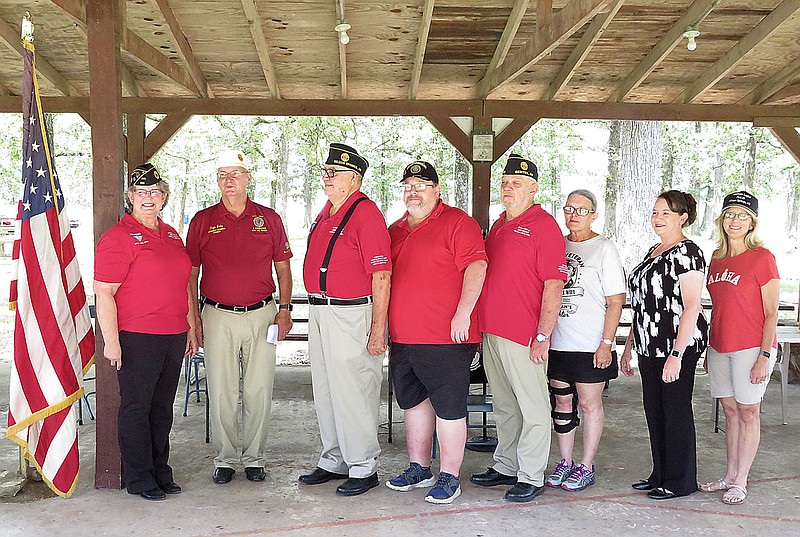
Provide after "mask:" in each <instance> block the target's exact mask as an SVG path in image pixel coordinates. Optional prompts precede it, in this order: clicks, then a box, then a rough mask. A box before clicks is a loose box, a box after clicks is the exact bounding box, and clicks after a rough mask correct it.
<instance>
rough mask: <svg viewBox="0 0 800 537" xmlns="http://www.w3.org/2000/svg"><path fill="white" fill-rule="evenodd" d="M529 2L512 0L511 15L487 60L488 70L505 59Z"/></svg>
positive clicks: (528, 0) (526, 0)
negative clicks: (489, 59) (490, 56)
mask: <svg viewBox="0 0 800 537" xmlns="http://www.w3.org/2000/svg"><path fill="white" fill-rule="evenodd" d="M530 3H531V1H530V0H516V1H515V2H514V7H513V8H511V15H509V16H508V20H507V21H506V26H505V28H503V33H502V35H501V36H500V41H498V42H497V48H495V49H494V55H493V56H492V61H490V62H489V70H492V69H495V68H497V66H498V65H501V64H502V63H503V62H504V61H505V59H506V56H507V55H508V50H509V49H510V48H511V42H512V41H514V37H515V36H516V35H517V31H518V30H519V25H520V24H522V19H523V18H524V17H525V13H527V11H528V5H529V4H530ZM537 17H538V16H537Z"/></svg>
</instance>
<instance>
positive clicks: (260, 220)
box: [253, 216, 264, 227]
mask: <svg viewBox="0 0 800 537" xmlns="http://www.w3.org/2000/svg"><path fill="white" fill-rule="evenodd" d="M253 227H264V217H263V216H256V217H255V218H253Z"/></svg>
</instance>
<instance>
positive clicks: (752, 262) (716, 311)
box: [706, 248, 780, 352]
mask: <svg viewBox="0 0 800 537" xmlns="http://www.w3.org/2000/svg"><path fill="white" fill-rule="evenodd" d="M779 277H780V276H779V275H778V265H777V264H776V263H775V256H774V255H772V252H770V251H769V250H767V249H766V248H755V249H753V250H747V251H745V252H743V253H741V254H739V255H737V256H734V257H726V258H724V259H712V260H711V264H710V265H709V267H708V279H707V280H706V285H707V287H708V292H709V294H710V295H711V303H712V309H711V334H710V340H711V341H710V344H711V346H712V347H713V348H714V350H715V351H717V352H736V351H741V350H744V349H752V348H754V347H759V346H761V337H762V334H763V330H764V307H763V304H762V301H761V287H762V286H764V285H765V284H766V283H767V282H769V281H770V280H774V279H778V278H779ZM777 345H778V342H777V339H776V340H775V341H774V342H773V343H772V346H773V347H776V346H777Z"/></svg>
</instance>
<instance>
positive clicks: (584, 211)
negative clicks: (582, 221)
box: [562, 205, 594, 216]
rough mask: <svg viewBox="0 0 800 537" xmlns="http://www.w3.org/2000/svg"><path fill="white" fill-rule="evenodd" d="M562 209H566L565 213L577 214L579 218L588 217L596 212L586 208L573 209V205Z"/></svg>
mask: <svg viewBox="0 0 800 537" xmlns="http://www.w3.org/2000/svg"><path fill="white" fill-rule="evenodd" d="M562 209H564V213H566V214H572V213H577V214H578V216H586V215H587V214H589V213H593V212H594V211H592V210H590V209H587V208H586V207H573V206H572V205H564V206H563V207H562Z"/></svg>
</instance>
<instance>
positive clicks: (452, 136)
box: [425, 115, 472, 162]
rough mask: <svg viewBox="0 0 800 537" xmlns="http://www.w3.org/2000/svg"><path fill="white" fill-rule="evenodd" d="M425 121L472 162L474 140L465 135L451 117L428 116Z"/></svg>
mask: <svg viewBox="0 0 800 537" xmlns="http://www.w3.org/2000/svg"><path fill="white" fill-rule="evenodd" d="M425 119H427V120H428V122H429V123H430V124H431V125H433V128H434V129H436V130H437V131H439V133H440V134H441V135H442V136H444V137H445V138H446V139H447V141H448V142H450V144H451V145H452V146H453V147H455V148H456V151H458V152H459V153H461V155H462V156H463V157H464V158H465V159H467V160H469V161H470V162H471V161H472V138H471V137H470V136H468V135H467V134H465V133H464V131H462V130H461V127H459V126H458V125H456V124H455V122H454V121H453V120H452V119H450V117H448V116H434V115H427V116H425Z"/></svg>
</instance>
